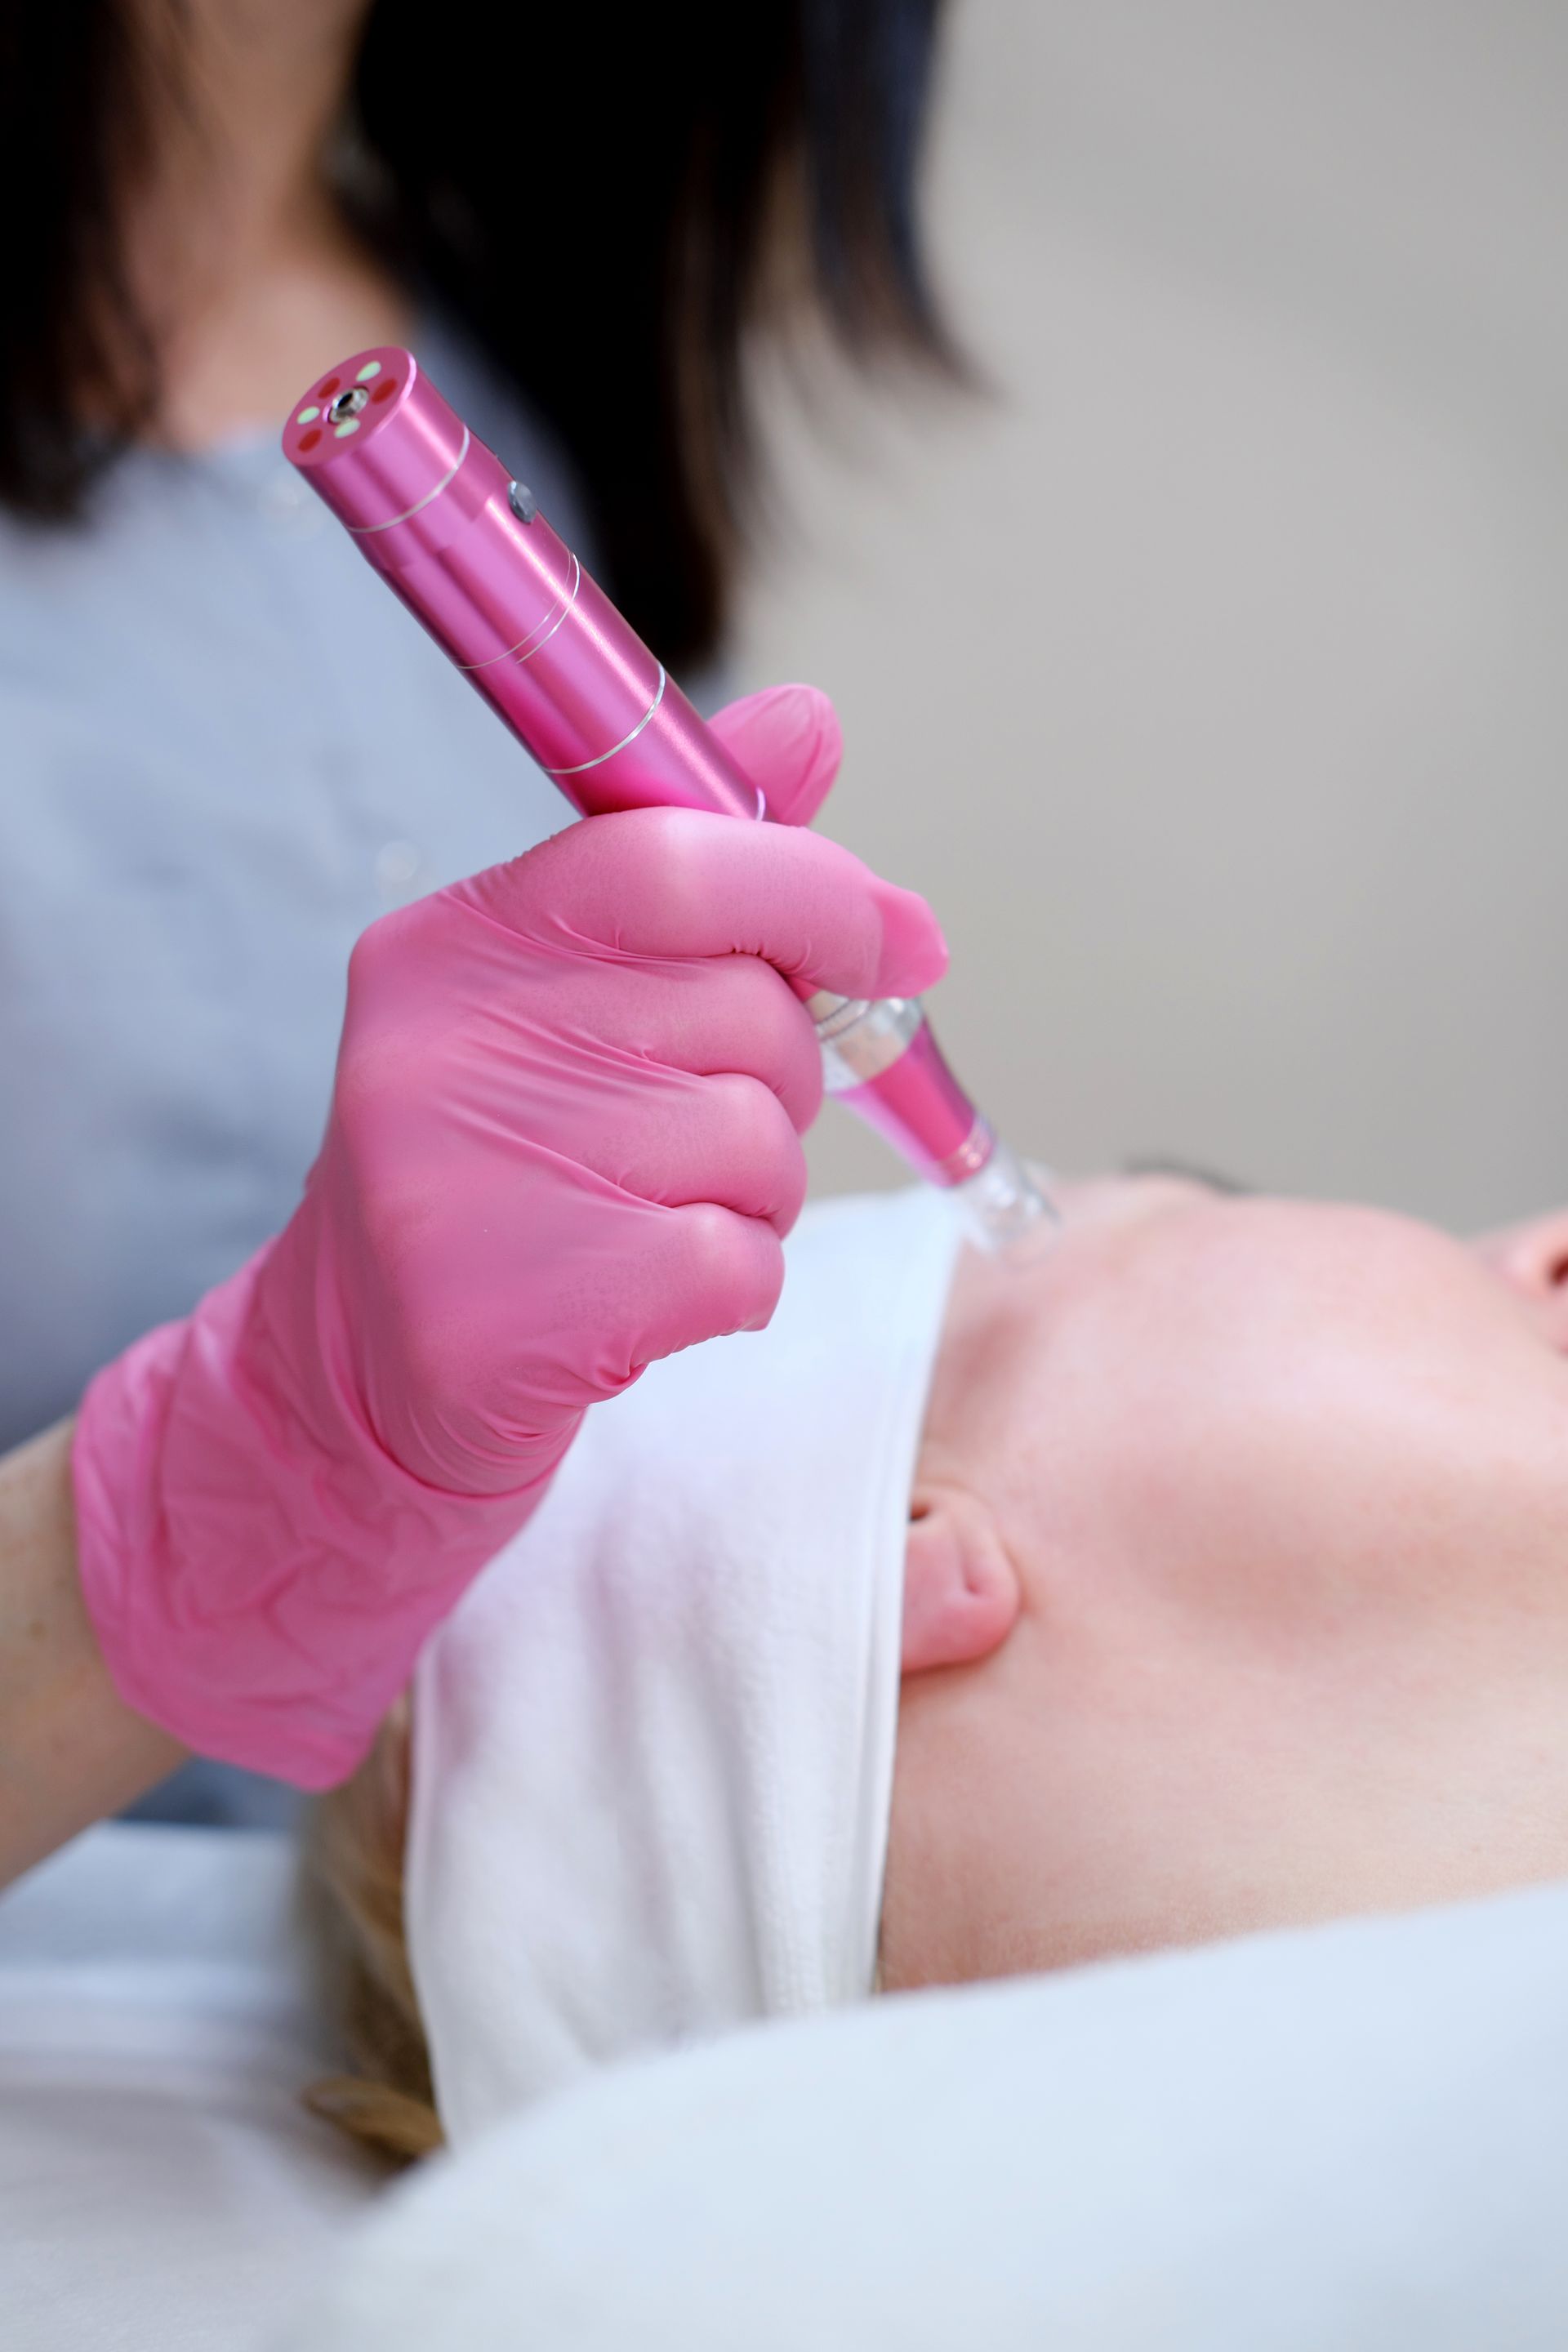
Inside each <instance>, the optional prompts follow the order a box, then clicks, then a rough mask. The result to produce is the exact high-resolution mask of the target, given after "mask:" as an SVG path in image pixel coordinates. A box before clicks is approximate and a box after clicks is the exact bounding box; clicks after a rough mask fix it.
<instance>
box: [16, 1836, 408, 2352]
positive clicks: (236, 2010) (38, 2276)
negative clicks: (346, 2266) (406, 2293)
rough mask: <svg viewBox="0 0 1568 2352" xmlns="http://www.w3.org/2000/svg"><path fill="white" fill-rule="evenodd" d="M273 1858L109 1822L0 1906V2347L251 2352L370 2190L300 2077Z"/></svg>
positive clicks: (300, 1996) (231, 1843) (288, 1866)
mask: <svg viewBox="0 0 1568 2352" xmlns="http://www.w3.org/2000/svg"><path fill="white" fill-rule="evenodd" d="M293 1883H294V1861H293V1854H292V1851H291V1848H290V1845H289V1841H288V1840H287V1839H285V1838H283V1837H281V1836H277V1835H269V1834H266V1833H262V1832H244V1831H217V1830H195V1829H174V1828H153V1827H144V1826H132V1825H130V1824H126V1823H110V1824H105V1825H104V1826H102V1827H100V1828H98V1829H95V1830H92V1831H90V1832H89V1833H88V1835H87V1836H86V1837H83V1838H79V1839H78V1840H77V1842H76V1843H75V1844H74V1845H71V1846H68V1848H67V1849H66V1850H65V1851H64V1852H63V1853H59V1854H57V1855H56V1856H55V1857H54V1858H53V1859H52V1860H51V1861H49V1862H47V1863H46V1864H44V1865H43V1866H42V1867H41V1868H40V1869H38V1870H36V1871H35V1872H33V1873H32V1874H31V1875H30V1876H29V1877H27V1878H25V1879H23V1880H22V1881H21V1883H20V1884H19V1885H16V1887H14V1888H12V1889H11V1891H10V1892H9V1893H8V1894H7V1895H4V1896H0V2344H3V2345H4V2347H5V2352H183V2347H186V2346H189V2347H193V2352H195V2347H200V2352H251V2347H254V2346H256V2345H257V2344H258V2342H260V2341H261V2340H262V2339H263V2338H264V2337H265V2336H266V2335H267V2334H268V2332H269V2330H270V2329H271V2328H272V2327H273V2326H275V2325H276V2324H277V2321H278V2319H279V2315H281V2314H282V2313H283V2312H284V2311H285V2310H287V2309H288V2308H289V2307H290V2306H291V2305H293V2304H294V2303H295V2302H296V2301H297V2299H298V2298H299V2296H300V2293H301V2292H302V2290H303V2288H304V2286H305V2284H306V2282H307V2281H308V2280H309V2279H310V2277H311V2276H312V2275H313V2274H314V2266H315V2265H316V2263H318V2262H319V2260H320V2258H321V2254H322V2252H323V2251H324V2249H325V2248H326V2247H327V2246H328V2245H329V2244H331V2242H334V2241H335V2240H336V2238H337V2237H338V2236H339V2235H340V2234H341V2232H342V2230H343V2228H344V2227H345V2225H346V2223H347V2222H348V2221H349V2220H350V2219H351V2218H352V2217H353V2216H354V2215H356V2214H357V2213H358V2212H359V2211H360V2210H362V2208H363V2206H364V2205H365V2203H366V2202H367V2200H368V2199H369V2197H370V2196H371V2194H372V2193H373V2190H374V2188H376V2187H377V2186H379V2184H380V2179H381V2175H380V2174H379V2172H373V2171H372V2170H371V2169H370V2168H368V2167H367V2166H365V2165H363V2164H362V2163H361V2162H360V2161H359V2159H358V2158H356V2156H355V2154H354V2151H353V2149H352V2148H351V2147H349V2146H348V2144H347V2143H346V2142H344V2141H343V2140H342V2139H341V2138H340V2137H338V2135H336V2134H335V2133H333V2132H331V2130H329V2129H328V2127H327V2126H324V2125H321V2124H319V2123H317V2122H316V2121H315V2120H314V2118H313V2117H311V2116H308V2115H307V2114H305V2112H304V2111H303V2109H302V2108H301V2107H300V2104H299V2091H300V2085H301V2084H304V2083H306V2082H308V2081H309V2080H310V2076H311V2075H312V2074H314V2073H316V2072H318V2071H320V2064H321V2060H320V2054H319V2052H318V2049H317V2046H316V2041H315V2035H314V2032H313V2029H312V2026H311V2022H310V2002H309V1995H308V1990H307V1988H306V1985H305V1983H304V1981H303V1978H302V1973H301V1969H300V1953H299V1947H298V1941H297V1938H296V1937H294V1935H293V1934H292V1932H291V1927H290V1911H291V1906H292V1900H293Z"/></svg>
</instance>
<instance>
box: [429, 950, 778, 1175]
mask: <svg viewBox="0 0 1568 2352" xmlns="http://www.w3.org/2000/svg"><path fill="white" fill-rule="evenodd" d="M502 947H503V954H502V955H501V956H499V957H498V958H497V959H496V962H497V971H496V977H495V981H494V982H493V984H492V987H491V989H490V991H489V996H490V999H491V1001H492V1002H493V1003H494V1004H495V1006H496V1008H497V1010H498V1013H499V1012H500V1011H501V1010H502V1009H503V1008H505V1007H506V1001H507V1000H506V971H505V963H504V942H503V943H502ZM565 978H566V981H567V982H568V983H569V988H570V999H571V1002H570V1013H569V1019H570V1026H571V1034H572V1038H573V1058H574V1060H580V1061H582V1062H584V1065H585V1067H584V1086H585V1087H593V1086H594V1085H595V1084H597V1083H598V1082H599V1081H598V1079H597V1077H596V1076H595V1065H596V1064H598V1063H601V1062H603V1063H605V1065H606V1067H605V1077H606V1078H607V1080H608V1083H609V1084H610V1085H611V1086H616V1085H619V1084H620V1083H621V1082H622V1081H623V1080H624V1081H625V1083H626V1087H628V1089H629V1091H630V1092H631V1093H632V1094H633V1095H636V1094H637V1093H639V1092H640V1091H641V1090H642V1089H643V1088H645V1087H647V1086H649V1085H651V1084H652V1083H653V1082H654V1079H655V1076H656V1075H657V1073H658V1071H659V1070H660V1069H667V1070H669V1071H671V1072H674V1073H675V1074H677V1075H678V1076H679V1075H680V1074H684V1073H689V1074H691V1075H692V1076H696V1077H710V1076H718V1075H721V1074H726V1073H727V1074H731V1075H733V1076H741V1077H744V1078H747V1079H751V1080H755V1081H756V1082H757V1083H758V1084H759V1085H761V1086H764V1087H767V1088H768V1089H769V1090H770V1092H772V1093H773V1095H775V1096H776V1097H777V1098H778V1100H779V1101H780V1102H781V1103H782V1104H783V1106H784V1111H785V1113H786V1115H787V1117H788V1118H789V1121H790V1124H791V1125H792V1126H793V1127H794V1128H795V1129H797V1130H798V1131H799V1132H801V1133H803V1134H804V1132H805V1129H807V1128H808V1127H809V1126H810V1125H811V1122H812V1120H813V1119H814V1118H816V1114H817V1112H818V1110H819V1109H820V1108H822V1055H821V1053H820V1051H819V1050H818V1047H817V1044H816V1037H815V1035H814V1034H813V1032H812V1026H811V1024H810V1022H809V1021H808V1020H806V1019H805V1017H804V1015H803V1014H802V1012H801V1006H800V1000H799V999H798V997H797V996H796V995H795V992H794V991H793V989H792V988H791V987H790V985H789V982H787V981H785V980H783V979H781V978H780V976H779V974H778V973H777V972H776V971H773V967H772V965H771V964H765V963H761V962H759V961H757V959H756V957H754V956H725V957H722V958H720V959H717V960H713V961H702V962H697V963H688V962H673V961H672V962H665V963H653V964H639V965H637V966H635V967H633V968H632V969H631V970H628V969H627V967H626V965H625V964H624V963H619V962H616V961H610V960H608V959H605V960H602V961H601V960H599V959H595V958H585V957H576V958H574V960H573V961H572V963H571V964H570V965H569V966H567V968H566V971H565ZM563 1015H564V1007H563ZM554 1017H555V1013H554V1008H553V1000H552V999H547V1000H545V1001H544V1002H542V1003H540V1004H538V1005H536V1006H534V1007H533V1008H531V1020H532V1022H533V1024H534V1025H535V1026H536V1028H537V1027H539V1025H540V1024H543V1029H544V1032H545V1045H544V1046H543V1048H542V1054H543V1055H544V1056H545V1058H550V1059H552V1060H553V1061H554V1063H555V1066H556V1075H555V1079H554V1083H555V1085H556V1086H557V1087H559V1085H560V1084H561V1083H562V1072H561V1055H560V1053H559V1048H558V1046H552V1045H551V1043H550V1040H549V1036H548V1031H549V1025H550V1023H551V1021H552V1019H553V1018H554ZM398 1042H399V1045H400V1047H401V1048H402V1051H401V1054H400V1056H399V1060H398V1062H397V1064H396V1066H395V1069H394V1070H393V1071H392V1072H391V1073H390V1074H389V1075H390V1076H391V1077H392V1080H393V1082H394V1083H395V1085H397V1086H398V1087H400V1088H401V1087H403V1086H405V1084H406V1072H407V1066H408V1059H407V1056H408V1054H409V1052H411V1051H414V1050H416V1045H417V1040H416V1039H413V1040H410V1039H409V1038H408V1037H407V1036H406V1034H405V1037H404V1038H403V1039H400V1040H399V1041H398ZM587 1108H588V1107H587V1106H585V1108H584V1123H585V1124H586V1122H587Z"/></svg>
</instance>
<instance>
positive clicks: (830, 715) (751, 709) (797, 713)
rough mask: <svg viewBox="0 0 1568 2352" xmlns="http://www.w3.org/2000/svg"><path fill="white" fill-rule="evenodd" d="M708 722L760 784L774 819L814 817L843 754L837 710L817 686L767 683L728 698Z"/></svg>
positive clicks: (799, 820)
mask: <svg viewBox="0 0 1568 2352" xmlns="http://www.w3.org/2000/svg"><path fill="white" fill-rule="evenodd" d="M708 723H709V725H710V727H711V728H712V730H713V732H714V734H715V735H717V736H718V738H719V740H720V741H721V743H722V744H723V746H724V749H725V750H726V751H728V752H729V754H730V756H731V759H732V760H734V761H735V762H736V764H737V765H738V766H739V767H741V768H742V769H743V770H744V771H745V772H746V774H747V775H748V776H750V777H751V779H752V782H753V783H754V784H756V785H758V786H759V787H760V789H761V791H762V793H763V798H764V799H765V800H766V802H767V804H768V813H769V814H770V815H771V816H772V817H773V821H774V823H775V824H810V823H811V820H812V818H813V817H814V816H815V815H816V812H817V810H818V809H819V808H820V807H821V806H822V803H823V802H824V801H825V800H826V798H827V795H828V793H829V792H830V791H831V790H832V788H833V782H834V779H835V778H836V777H837V773H838V766H839V761H841V760H842V758H843V756H844V738H843V735H842V733H841V731H840V730H839V725H838V713H837V711H836V710H835V709H834V708H833V705H832V703H831V702H830V701H829V700H828V698H827V697H826V694H824V693H823V692H822V691H821V690H820V688H817V687H815V686H770V687H766V688H763V692H762V693H761V694H748V695H744V696H742V698H741V700H740V701H739V702H731V703H727V704H726V705H725V707H724V709H722V710H716V711H715V712H714V714H713V716H712V718H711V719H710V720H709V722H708Z"/></svg>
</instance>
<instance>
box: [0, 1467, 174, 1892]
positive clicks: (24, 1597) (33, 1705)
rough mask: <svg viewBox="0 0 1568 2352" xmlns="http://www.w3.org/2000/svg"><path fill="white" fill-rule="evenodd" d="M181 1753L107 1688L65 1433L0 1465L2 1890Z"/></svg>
mask: <svg viewBox="0 0 1568 2352" xmlns="http://www.w3.org/2000/svg"><path fill="white" fill-rule="evenodd" d="M183 1753H184V1750H183V1749H182V1748H180V1746H179V1744H178V1742H177V1741H176V1740H174V1739H173V1738H170V1736H169V1734H168V1733H167V1732H164V1731H160V1730H159V1729H158V1727H156V1725H154V1724H152V1723H149V1722H148V1721H147V1719H146V1717H144V1716H140V1715H138V1714H136V1713H135V1711H134V1710H133V1709H132V1708H131V1707H129V1706H126V1704H125V1702H124V1700H123V1699H121V1696H120V1695H119V1693H118V1692H117V1691H116V1689H115V1687H114V1685H113V1684H112V1682H111V1681H110V1677H109V1670H108V1668H107V1667H106V1666H105V1664H104V1663H103V1658H102V1654H101V1653H100V1650H99V1646H98V1641H97V1637H96V1635H95V1634H94V1633H93V1630H92V1623H91V1620H90V1619H89V1616H88V1613H87V1610H86V1608H85V1606H84V1604H83V1601H82V1597H81V1587H80V1585H79V1581H78V1579H77V1564H76V1523H75V1514H74V1511H73V1508H72V1503H71V1478H70V1429H69V1426H68V1425H64V1426H62V1427H60V1428H58V1429H52V1430H49V1431H47V1433H45V1434H44V1435H43V1436H42V1437H37V1438H35V1439H34V1440H33V1441H32V1443H31V1444H27V1445H23V1446H19V1447H18V1448H17V1449H16V1452H15V1453H13V1454H5V1455H4V1456H0V1885H5V1883H6V1882H7V1881H8V1880H10V1879H12V1878H15V1877H16V1875H17V1874H19V1873H20V1872H21V1871H24V1870H26V1869H27V1868H29V1867H30V1865H31V1864H34V1863H35V1862H39V1861H41V1860H42V1859H43V1857H44V1855H45V1854H47V1853H52V1852H53V1851H54V1849H55V1847H56V1846H58V1845H63V1844H64V1843H65V1841H66V1840H67V1839H68V1838H69V1837H74V1836H75V1835H76V1833H77V1832H78V1831H79V1830H82V1829H85V1828H86V1827H87V1826H88V1824H89V1822H95V1821H98V1820H99V1819H100V1817H101V1816H102V1815H103V1814H105V1813H110V1812H113V1811H116V1810H117V1808H119V1807H120V1806H121V1805H124V1804H129V1803H130V1801H131V1800H132V1798H133V1797H136V1796H139V1795H140V1794H141V1792H142V1790H143V1789H147V1788H150V1787H151V1786H152V1784H153V1781H154V1780H161V1779H162V1778H163V1774H164V1773H165V1772H169V1771H172V1770H173V1769H174V1766H175V1765H176V1764H178V1763H179V1761H180V1759H181V1757H182V1755H183Z"/></svg>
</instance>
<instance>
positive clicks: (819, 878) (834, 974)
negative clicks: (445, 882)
mask: <svg viewBox="0 0 1568 2352" xmlns="http://www.w3.org/2000/svg"><path fill="white" fill-rule="evenodd" d="M447 896H448V898H450V899H452V900H453V901H455V902H456V903H458V904H459V905H464V906H468V907H471V908H476V909H477V910H478V911H479V912H480V913H481V914H483V915H485V916H488V917H489V919H490V920H492V921H494V922H497V923H500V924H503V925H505V926H506V927H507V928H508V929H511V930H514V931H518V932H520V933H521V934H523V935H524V936H525V937H528V938H530V939H532V940H536V941H537V942H539V943H540V944H542V945H544V946H547V947H552V948H554V949H556V950H559V951H560V952H562V953H563V954H572V953H574V954H578V955H593V956H608V957H615V958H621V959H625V958H638V959H643V958H648V957H655V958H662V957H674V956H682V957H709V956H724V955H753V956H761V957H762V958H763V961H764V962H766V963H771V964H772V965H773V967H774V968H775V970H777V971H782V972H783V973H784V977H785V978H786V979H787V980H791V981H794V982H797V983H798V984H800V985H801V986H802V987H803V988H812V989H816V988H823V989H831V990H833V991H834V992H837V994H839V995H843V996H913V995H917V994H918V993H919V992H920V991H921V989H923V988H929V987H930V986H931V983H932V982H933V981H937V980H940V979H941V977H942V972H943V971H945V970H946V968H947V947H946V943H945V941H944V940H943V939H942V932H941V929H940V928H939V926H938V924H937V920H936V917H935V916H934V915H933V914H932V913H931V908H929V907H928V906H927V905H926V903H925V900H924V899H923V898H919V897H917V895H916V894H915V892H914V891H912V890H900V888H899V887H898V886H897V885H896V884H895V883H891V882H884V881H883V880H882V879H881V877H880V876H879V875H877V874H874V873H872V871H871V869H870V868H869V866H864V865H862V864H861V862H860V860H859V858H858V857H856V856H854V855H853V854H852V853H851V852H850V851H849V850H847V849H843V848H841V847H840V846H839V845H838V844H837V842H835V841H826V840H824V839H823V837H822V835H820V834H815V833H805V832H802V831H800V830H799V829H798V828H796V827H795V826H792V825H779V824H745V823H744V822H743V821H742V819H740V818H738V817H731V816H710V815H708V814H705V813H703V812H700V811H698V810H695V809H628V810H626V811H624V812H623V813H621V814H618V815H615V816H590V817H584V819H583V820H582V822H581V823H580V824H574V825H571V826H569V827H568V828H567V830H566V831H565V832H564V833H558V834H556V835H554V837H553V838H552V840H550V841H546V842H542V843H541V844H540V845H539V847H538V848H537V849H531V850H529V851H528V852H527V854H526V855H525V856H521V857H518V858H514V859H513V860H512V861H511V863H510V865H507V866H491V867H490V868H489V871H488V872H487V873H484V874H479V875H476V876H475V877H473V879H472V880H471V881H468V882H462V883H458V884H457V885H456V886H455V887H454V889H453V890H452V891H451V892H450V893H448V894H447Z"/></svg>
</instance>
